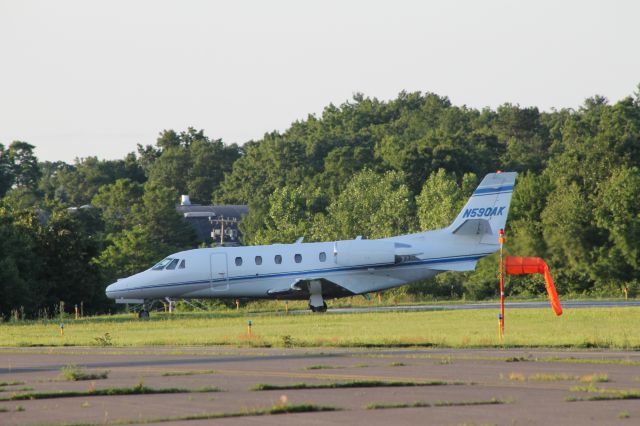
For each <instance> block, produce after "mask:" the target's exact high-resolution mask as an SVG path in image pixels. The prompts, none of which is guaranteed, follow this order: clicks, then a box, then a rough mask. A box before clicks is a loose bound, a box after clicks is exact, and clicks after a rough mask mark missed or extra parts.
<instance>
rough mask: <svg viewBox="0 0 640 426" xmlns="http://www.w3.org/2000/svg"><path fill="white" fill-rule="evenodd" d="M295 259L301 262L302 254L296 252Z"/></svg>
mask: <svg viewBox="0 0 640 426" xmlns="http://www.w3.org/2000/svg"><path fill="white" fill-rule="evenodd" d="M293 259H294V260H295V261H296V263H300V262H302V255H301V254H296V255H295V256H294V257H293Z"/></svg>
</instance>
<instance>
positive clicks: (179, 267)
mask: <svg viewBox="0 0 640 426" xmlns="http://www.w3.org/2000/svg"><path fill="white" fill-rule="evenodd" d="M184 267H185V261H184V259H182V260H181V261H180V266H178V269H184Z"/></svg>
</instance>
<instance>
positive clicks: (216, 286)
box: [106, 172, 516, 317]
mask: <svg viewBox="0 0 640 426" xmlns="http://www.w3.org/2000/svg"><path fill="white" fill-rule="evenodd" d="M515 179H516V173H512V172H511V173H491V174H488V175H486V176H485V177H484V179H483V180H482V182H481V183H480V185H479V186H478V188H477V189H476V190H475V191H474V192H473V194H472V196H471V197H470V198H469V200H468V201H467V204H466V205H465V206H464V208H463V209H462V211H461V212H460V213H459V214H458V217H456V219H455V220H454V221H453V223H452V224H451V225H449V226H448V227H446V228H443V229H437V230H433V231H425V232H419V233H416V234H409V235H400V236H396V237H389V238H382V239H377V240H365V239H362V238H361V237H357V238H356V239H354V240H344V241H330V242H321V243H303V242H302V239H299V240H298V241H297V242H295V243H293V244H272V245H263V246H246V247H216V248H200V249H194V250H187V251H182V252H179V253H175V254H172V255H170V256H168V257H167V258H166V259H164V260H162V261H161V262H160V263H158V264H156V265H155V266H153V267H151V268H150V269H148V270H146V271H143V272H140V273H138V274H135V275H132V276H130V277H128V278H124V279H120V280H118V281H117V282H116V283H114V284H111V285H109V286H108V287H107V289H106V294H107V297H109V298H111V299H115V301H116V302H117V303H142V304H143V309H142V310H141V311H140V316H141V317H146V316H148V315H149V313H148V311H147V308H146V306H147V303H148V302H149V301H151V300H155V299H170V300H171V299H196V298H255V299H282V300H305V299H308V300H309V307H310V309H311V310H312V311H314V312H324V311H326V309H327V304H326V302H325V299H332V298H337V297H347V296H353V295H357V294H365V293H369V292H375V291H380V290H385V289H389V288H393V287H399V286H402V285H404V284H408V283H411V282H414V281H419V280H424V279H428V278H432V277H434V276H436V275H437V274H439V273H441V272H445V271H471V270H474V269H475V267H476V263H477V262H478V260H479V259H480V258H482V257H484V256H487V255H489V254H491V253H494V252H495V251H497V250H499V248H500V245H499V241H498V238H499V231H500V229H503V228H504V226H505V223H506V220H507V214H508V213H509V205H510V203H511V195H512V192H513V186H514V183H515Z"/></svg>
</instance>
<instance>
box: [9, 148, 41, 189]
mask: <svg viewBox="0 0 640 426" xmlns="http://www.w3.org/2000/svg"><path fill="white" fill-rule="evenodd" d="M34 149H35V146H33V145H31V144H29V143H27V142H22V141H15V142H12V143H11V145H9V150H8V160H9V167H10V168H11V173H12V174H13V184H14V185H16V186H17V187H19V188H29V189H35V188H36V187H37V185H38V180H39V179H40V168H39V167H38V159H37V158H36V156H35V154H34V153H33V150H34Z"/></svg>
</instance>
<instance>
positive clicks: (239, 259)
mask: <svg viewBox="0 0 640 426" xmlns="http://www.w3.org/2000/svg"><path fill="white" fill-rule="evenodd" d="M236 266H242V258H241V257H240V256H238V257H236Z"/></svg>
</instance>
